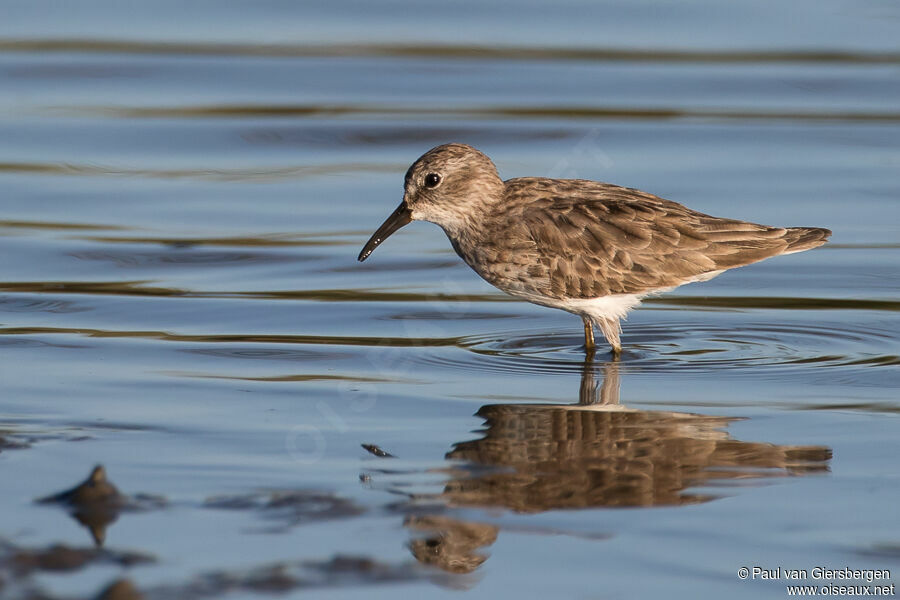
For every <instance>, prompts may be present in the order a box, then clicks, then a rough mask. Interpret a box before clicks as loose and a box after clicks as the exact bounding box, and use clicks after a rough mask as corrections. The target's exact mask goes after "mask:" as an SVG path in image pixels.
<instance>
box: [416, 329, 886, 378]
mask: <svg viewBox="0 0 900 600" xmlns="http://www.w3.org/2000/svg"><path fill="white" fill-rule="evenodd" d="M627 338H628V341H627V342H626V347H625V351H624V354H623V356H622V362H623V364H624V365H626V367H628V368H633V369H636V370H640V371H641V372H645V373H647V372H649V373H652V372H661V373H667V372H671V371H672V370H675V369H677V370H678V371H693V372H719V371H723V370H732V371H734V370H742V369H743V370H748V371H752V372H754V373H759V372H761V371H765V370H768V369H776V368H777V369H787V368H798V367H808V368H822V367H858V368H861V369H871V368H873V367H895V366H900V356H898V354H897V353H896V346H895V344H894V343H893V341H894V338H893V336H892V334H891V332H889V331H884V330H879V329H875V328H871V327H868V328H867V327H856V328H853V329H850V328H842V327H826V326H808V325H806V326H803V327H798V326H796V325H789V324H779V323H768V324H755V325H747V326H742V327H741V328H740V329H733V328H728V327H721V326H715V325H697V324H694V323H690V324H688V323H671V322H670V323H657V324H652V325H638V326H632V327H629V330H628V333H627ZM582 344H583V339H582V337H581V335H580V332H579V333H578V334H575V333H574V332H573V333H567V334H562V333H549V334H547V333H545V332H537V331H522V330H518V331H510V332H498V333H492V334H490V335H484V336H472V337H467V338H463V339H461V340H460V341H459V343H458V346H459V347H460V348H464V349H465V350H467V352H465V353H456V354H452V355H450V354H448V353H446V352H421V353H418V354H417V355H416V356H415V357H413V360H419V361H422V362H425V363H428V364H430V365H435V366H441V367H449V368H452V369H462V370H476V371H487V372H495V373H545V374H571V373H577V372H580V371H581V370H582V368H583V364H584V360H583V358H584V350H583V346H582ZM852 373H857V371H847V370H844V371H843V374H842V376H843V377H854V378H855V375H853V374H852Z"/></svg>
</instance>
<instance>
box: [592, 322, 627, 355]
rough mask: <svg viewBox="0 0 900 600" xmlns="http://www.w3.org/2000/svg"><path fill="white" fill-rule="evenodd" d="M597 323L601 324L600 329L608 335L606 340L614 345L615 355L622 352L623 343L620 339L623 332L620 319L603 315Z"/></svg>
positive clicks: (613, 351)
mask: <svg viewBox="0 0 900 600" xmlns="http://www.w3.org/2000/svg"><path fill="white" fill-rule="evenodd" d="M597 324H598V325H599V326H600V331H602V332H603V335H604V336H606V341H607V342H609V345H610V346H612V353H613V356H618V355H619V354H621V353H622V343H621V342H620V341H619V334H621V333H622V326H621V325H620V324H619V320H618V319H616V318H605V317H601V318H600V319H598V321H597Z"/></svg>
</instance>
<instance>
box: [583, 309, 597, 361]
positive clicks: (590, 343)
mask: <svg viewBox="0 0 900 600" xmlns="http://www.w3.org/2000/svg"><path fill="white" fill-rule="evenodd" d="M581 320H582V321H584V349H585V350H586V351H587V353H588V354H593V353H594V348H596V346H595V345H594V325H593V324H592V323H591V320H590V319H588V318H587V317H581Z"/></svg>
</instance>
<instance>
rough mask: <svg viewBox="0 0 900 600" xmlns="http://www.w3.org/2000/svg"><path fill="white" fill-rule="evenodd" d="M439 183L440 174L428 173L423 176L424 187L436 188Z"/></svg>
mask: <svg viewBox="0 0 900 600" xmlns="http://www.w3.org/2000/svg"><path fill="white" fill-rule="evenodd" d="M440 183H441V176H440V175H438V174H437V173H429V174H428V175H426V176H425V187H427V188H436V187H437V186H438V185H439V184H440Z"/></svg>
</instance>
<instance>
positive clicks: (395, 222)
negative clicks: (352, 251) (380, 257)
mask: <svg viewBox="0 0 900 600" xmlns="http://www.w3.org/2000/svg"><path fill="white" fill-rule="evenodd" d="M410 221H412V211H411V210H409V207H408V206H406V203H405V202H401V203H400V206H398V207H397V210H395V211H394V212H392V213H391V216H389V217H388V218H387V219H386V220H385V221H384V223H382V224H381V227H379V228H378V230H377V231H376V232H375V233H373V234H372V237H370V238H369V241H368V242H366V245H365V246H363V249H362V252H360V253H359V258H358V260H359V262H362V261H364V260H366V259H367V258H369V255H370V254H372V251H373V250H375V248H376V246H378V244H380V243H381V242H383V241H384V240H386V239H388V237H389V236H390V235H391V234H392V233H394V232H395V231H397V230H398V229H400V228H401V227H403V226H404V225H406V224H407V223H409V222H410Z"/></svg>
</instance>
